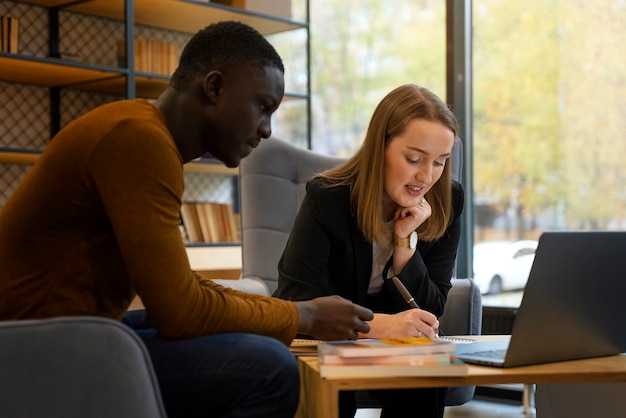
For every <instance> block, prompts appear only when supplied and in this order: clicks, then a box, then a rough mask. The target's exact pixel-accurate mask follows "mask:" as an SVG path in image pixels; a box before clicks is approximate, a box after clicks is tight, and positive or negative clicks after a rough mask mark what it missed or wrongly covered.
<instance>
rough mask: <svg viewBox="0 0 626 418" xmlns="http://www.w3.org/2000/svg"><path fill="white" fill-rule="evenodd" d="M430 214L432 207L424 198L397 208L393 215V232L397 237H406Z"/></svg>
mask: <svg viewBox="0 0 626 418" xmlns="http://www.w3.org/2000/svg"><path fill="white" fill-rule="evenodd" d="M431 214H432V208H431V207H430V205H429V204H428V202H427V201H426V199H422V200H420V202H419V203H418V204H417V205H415V206H411V207H408V208H398V209H397V210H396V213H395V215H394V218H393V220H394V221H395V224H394V227H393V233H394V234H395V235H396V236H397V237H399V238H406V237H408V236H409V234H410V233H411V232H413V231H415V230H416V229H417V228H418V227H419V226H420V225H421V224H423V223H424V221H425V220H426V219H428V218H429V217H430V215H431Z"/></svg>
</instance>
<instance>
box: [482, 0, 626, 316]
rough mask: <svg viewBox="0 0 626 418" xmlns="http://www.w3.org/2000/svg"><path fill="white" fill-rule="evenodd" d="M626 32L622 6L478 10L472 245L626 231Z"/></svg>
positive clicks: (505, 0) (491, 300) (496, 299)
mask: <svg viewBox="0 0 626 418" xmlns="http://www.w3.org/2000/svg"><path fill="white" fill-rule="evenodd" d="M624 22H626V2H624V1H619V0H596V1H573V2H555V1H551V0H536V1H532V2H520V1H516V0H474V1H473V33H474V39H473V75H474V77H473V97H474V103H473V107H474V117H473V125H474V131H473V144H474V148H473V154H474V173H473V175H474V209H475V226H474V239H475V243H476V244H478V243H480V242H484V241H493V240H511V241H519V240H537V239H538V238H539V236H540V235H541V233H542V232H543V231H545V230H555V229H563V230H581V229H583V230H584V229H624V228H626V192H624V188H623V184H624V183H625V181H626V171H624V170H623V169H622V168H621V167H622V165H623V162H622V160H623V156H624V155H625V153H626V140H624V135H623V132H624V129H625V128H626V66H625V65H624V59H623V53H622V51H623V45H624V44H625V42H626V24H624ZM524 284H525V283H524ZM521 293H522V292H521V291H518V292H516V294H515V295H511V294H510V293H509V294H508V295H505V299H501V296H493V297H491V296H486V297H483V303H484V304H486V305H511V304H513V305H517V304H519V301H520V300H521Z"/></svg>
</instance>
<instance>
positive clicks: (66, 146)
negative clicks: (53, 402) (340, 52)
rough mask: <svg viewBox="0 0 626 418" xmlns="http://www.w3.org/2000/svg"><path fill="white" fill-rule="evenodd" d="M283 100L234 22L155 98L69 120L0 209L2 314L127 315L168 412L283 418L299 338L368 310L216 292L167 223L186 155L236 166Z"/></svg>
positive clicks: (264, 55)
mask: <svg viewBox="0 0 626 418" xmlns="http://www.w3.org/2000/svg"><path fill="white" fill-rule="evenodd" d="M283 94H284V68H283V64H282V61H281V59H280V57H279V56H278V54H277V53H276V51H275V50H274V49H273V48H272V46H271V45H270V44H269V43H268V42H267V41H266V40H265V39H264V38H263V36H261V35H260V34H259V33H258V32H256V31H255V30H254V29H252V28H250V27H248V26H246V25H243V24H241V23H236V22H222V23H218V24H214V25H210V26H208V27H207V28H205V29H203V30H201V31H200V32H198V33H197V34H196V35H194V37H193V38H192V39H191V40H190V41H189V43H188V44H187V45H186V47H185V49H184V50H183V52H182V55H181V59H180V63H179V67H178V69H177V70H176V72H175V73H174V75H173V76H172V80H171V83H170V86H169V87H168V88H167V89H166V90H165V92H164V93H163V94H162V95H161V96H160V97H159V98H158V100H156V102H155V103H153V104H151V103H150V102H148V101H146V100H142V99H136V100H127V101H120V102H116V103H111V104H108V105H105V106H102V107H100V108H98V109H95V110H93V111H91V112H89V113H88V114H86V115H84V116H83V117H81V118H78V119H77V120H75V121H74V122H72V123H70V124H69V125H68V126H66V127H65V128H64V129H63V130H61V132H59V134H58V135H57V136H56V137H55V138H54V139H53V140H52V141H51V143H50V144H49V146H48V147H47V149H46V150H45V152H44V153H43V154H42V156H41V157H40V159H39V161H38V162H37V163H36V164H35V165H34V166H33V168H32V169H31V171H30V172H29V174H28V175H27V176H26V178H25V179H24V180H23V182H22V183H21V184H20V186H19V187H18V189H17V190H16V191H15V193H14V195H13V196H12V197H11V198H10V199H9V201H8V202H7V204H6V206H5V207H4V209H3V211H2V212H1V213H0V319H16V318H45V317H51V316H61V315H99V316H105V317H110V318H116V319H119V320H122V319H123V318H124V316H125V315H126V310H127V308H128V306H129V304H130V302H131V300H132V299H133V298H134V296H135V295H136V294H138V295H139V296H141V299H142V301H143V303H144V305H145V307H146V312H147V315H148V316H149V321H148V319H147V318H145V317H143V316H142V314H143V312H139V313H134V314H129V315H127V317H126V318H125V319H124V320H125V322H126V323H127V324H129V325H130V326H132V327H133V328H135V329H136V331H137V333H138V334H139V335H140V337H141V338H142V339H143V341H144V343H145V344H146V346H147V348H148V351H149V352H150V355H151V358H152V361H153V364H154V367H155V370H156V373H157V376H158V378H159V384H160V387H161V392H162V395H163V399H164V403H165V406H166V409H167V412H168V415H169V416H170V417H177V416H184V417H195V416H232V417H239V416H241V417H244V416H245V417H254V416H263V417H266V416H273V417H283V416H284V417H288V416H289V417H291V416H293V414H294V412H295V409H296V406H297V402H298V388H299V380H298V369H297V366H296V363H295V360H294V358H293V356H292V355H291V353H290V352H289V350H288V349H287V348H286V344H288V343H289V342H290V341H291V340H292V339H293V337H294V336H295V335H296V334H297V333H304V334H308V335H312V336H315V337H318V338H320V339H345V338H356V336H357V332H367V331H368V330H369V325H368V324H367V323H366V322H364V321H369V320H371V319H372V313H371V311H369V310H368V309H365V308H363V307H361V306H358V305H354V304H352V303H351V302H349V301H347V300H345V299H341V298H339V297H327V298H319V299H316V300H313V301H308V302H297V303H294V302H288V301H282V300H278V299H274V298H268V297H262V296H258V295H250V294H246V293H243V292H237V291H234V290H231V289H225V288H223V287H220V286H218V285H216V284H214V283H213V282H211V281H210V280H207V279H205V278H203V277H202V276H200V275H199V274H197V273H195V272H193V271H191V269H190V267H189V263H188V260H187V256H186V252H185V248H184V245H183V242H182V240H181V237H180V232H179V229H178V222H179V211H180V206H181V198H182V194H183V164H184V163H186V162H188V161H190V160H192V159H194V158H197V157H199V156H202V155H204V154H205V153H206V152H209V153H211V154H212V155H213V156H215V158H217V159H219V160H220V161H222V162H223V163H224V164H225V165H227V166H229V167H236V166H237V165H239V162H240V160H241V158H243V157H245V156H246V155H248V154H249V153H250V152H252V150H253V149H254V148H255V147H256V146H257V145H258V143H259V141H260V140H261V139H262V138H268V137H269V136H270V133H271V125H270V120H271V116H272V114H273V113H274V111H275V110H276V109H277V108H278V105H279V104H280V102H281V100H282V98H283Z"/></svg>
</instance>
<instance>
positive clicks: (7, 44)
mask: <svg viewBox="0 0 626 418" xmlns="http://www.w3.org/2000/svg"><path fill="white" fill-rule="evenodd" d="M19 36H20V21H19V19H17V18H15V17H11V16H0V52H9V53H12V54H17V53H18V50H19Z"/></svg>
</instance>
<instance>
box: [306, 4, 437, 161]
mask: <svg viewBox="0 0 626 418" xmlns="http://www.w3.org/2000/svg"><path fill="white" fill-rule="evenodd" d="M310 8H311V22H310V25H311V26H310V32H311V54H312V58H311V82H312V87H311V88H312V125H313V126H312V146H313V149H314V150H316V151H318V152H323V153H327V154H332V155H339V156H351V155H352V154H354V152H355V151H356V150H357V149H358V147H359V146H360V145H361V142H362V139H363V137H364V136H365V131H366V129H367V125H368V124H369V120H370V118H371V115H372V113H373V111H374V108H375V107H376V105H377V104H378V102H379V101H380V100H381V99H382V98H383V96H385V95H386V94H387V93H388V92H389V91H391V90H392V89H393V88H395V87H397V86H399V85H401V84H406V83H414V84H420V85H423V86H425V87H428V88H429V89H431V90H433V91H434V92H435V93H436V94H438V95H440V97H442V98H443V97H445V84H446V83H445V2H442V1H441V0H420V1H415V0H394V1H380V0H360V1H358V2H349V5H348V3H347V2H345V1H344V0H310Z"/></svg>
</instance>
